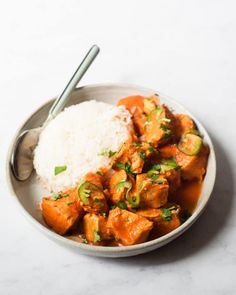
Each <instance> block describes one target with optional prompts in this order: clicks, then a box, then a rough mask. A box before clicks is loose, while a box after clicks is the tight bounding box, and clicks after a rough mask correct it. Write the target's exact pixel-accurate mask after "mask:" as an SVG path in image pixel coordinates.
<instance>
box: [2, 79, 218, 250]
mask: <svg viewBox="0 0 236 295" xmlns="http://www.w3.org/2000/svg"><path fill="white" fill-rule="evenodd" d="M103 87H119V88H134V90H135V89H136V91H137V90H139V91H144V92H150V93H158V94H160V96H161V97H164V98H165V99H167V100H170V101H171V102H173V103H174V104H175V105H177V106H179V107H180V108H183V109H184V111H185V112H186V113H187V114H189V115H191V117H192V118H193V119H194V121H195V122H196V124H197V126H199V127H201V129H202V130H203V131H204V133H205V134H206V135H207V137H208V139H207V143H208V145H209V148H210V153H211V157H212V167H211V169H212V171H211V179H210V180H211V181H210V182H209V186H210V188H209V189H208V196H207V197H206V199H205V201H204V202H202V203H201V204H200V205H199V207H197V208H196V210H195V211H194V212H193V214H192V215H191V217H190V218H189V219H188V220H187V221H185V222H184V223H183V224H181V225H180V226H179V227H178V228H176V229H175V230H173V231H171V232H170V233H168V234H166V235H164V236H162V237H159V238H156V239H154V240H150V241H147V242H144V243H141V244H136V245H129V246H119V247H114V246H97V245H89V244H84V243H80V242H78V241H74V240H71V239H68V238H67V237H65V236H61V235H59V234H57V233H56V232H54V231H52V230H51V229H49V228H47V227H46V226H44V225H43V224H41V223H40V222H39V221H37V220H36V219H35V218H34V217H33V216H32V215H31V214H30V213H29V212H28V211H27V210H26V209H25V208H24V206H23V205H22V204H21V202H20V200H19V198H18V197H17V195H16V193H15V191H14V188H13V184H12V182H11V167H10V158H11V154H12V149H13V146H14V143H15V140H16V137H17V135H18V134H19V132H20V130H21V129H22V128H24V126H25V124H26V123H27V121H28V120H29V119H30V118H31V116H32V115H33V114H35V113H37V112H38V111H39V110H40V109H41V108H42V107H43V106H45V105H47V104H48V103H50V102H52V101H53V100H54V99H55V98H56V97H54V98H51V99H48V100H47V101H44V102H43V103H42V104H41V105H40V106H39V107H37V108H36V109H35V110H34V111H33V112H32V113H31V114H30V115H29V116H28V117H27V118H26V119H24V121H23V122H22V123H21V124H20V127H19V128H17V130H16V132H15V133H14V135H13V137H12V140H11V142H10V145H9V148H8V152H7V157H6V163H5V164H6V166H5V173H6V180H7V186H8V190H9V191H10V194H11V195H12V196H13V197H14V198H13V199H14V201H15V204H17V206H18V207H19V209H21V210H20V211H21V213H22V214H23V215H24V216H25V217H26V219H28V220H29V222H30V223H31V224H32V225H33V226H34V227H36V228H37V229H38V230H40V231H41V232H42V233H44V234H45V235H46V236H49V237H50V238H53V239H54V240H57V241H58V242H61V243H62V244H64V245H66V246H69V245H71V246H73V247H77V248H80V249H81V250H84V251H85V252H87V253H90V254H95V252H100V253H104V254H105V253H111V254H112V253H114V252H116V253H123V252H126V253H127V252H133V251H135V250H140V249H142V248H153V249H154V248H155V245H158V244H162V245H164V244H166V243H168V242H170V241H171V240H173V239H175V238H177V237H178V236H179V235H181V234H182V233H183V232H185V231H186V230H187V229H188V228H189V227H190V226H191V225H192V224H193V223H194V222H195V221H196V220H197V219H198V218H199V217H200V215H201V214H202V213H203V211H204V209H205V208H206V206H207V203H208V202H209V200H210V198H211V196H212V191H213V188H214V184H215V179H216V156H215V150H214V146H213V143H212V140H211V138H210V136H209V134H208V132H207V130H206V129H205V127H204V126H203V125H202V123H201V122H200V121H199V120H198V119H196V118H195V116H194V115H192V113H191V112H189V111H188V110H187V109H186V108H185V107H184V106H183V105H182V104H180V103H179V102H177V101H176V100H175V99H173V98H172V97H169V96H168V95H166V94H164V93H162V92H160V91H156V90H153V89H151V88H147V87H142V86H139V85H136V84H129V83H95V84H88V85H85V86H81V87H78V88H76V89H75V90H74V91H75V92H77V91H81V90H83V89H85V90H86V89H90V88H103ZM95 255H96V254H95Z"/></svg>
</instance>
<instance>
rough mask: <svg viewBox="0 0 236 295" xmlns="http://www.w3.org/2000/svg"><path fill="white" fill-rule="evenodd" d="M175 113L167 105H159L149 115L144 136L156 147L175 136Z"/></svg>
mask: <svg viewBox="0 0 236 295" xmlns="http://www.w3.org/2000/svg"><path fill="white" fill-rule="evenodd" d="M174 120H175V117H174V115H173V114H172V113H171V111H170V110H169V109H168V108H167V107H166V106H165V105H159V106H157V108H156V109H154V110H153V111H152V112H151V113H150V114H149V115H148V117H147V121H146V123H145V127H144V137H145V140H146V141H147V142H151V143H152V144H153V146H154V147H157V146H159V145H161V144H163V143H166V142H168V141H169V140H170V139H171V138H172V136H173V126H174V125H173V121H174Z"/></svg>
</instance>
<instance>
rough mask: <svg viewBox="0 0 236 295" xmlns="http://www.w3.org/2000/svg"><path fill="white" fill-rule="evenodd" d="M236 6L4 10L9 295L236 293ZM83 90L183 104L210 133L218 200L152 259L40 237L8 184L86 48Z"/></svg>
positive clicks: (135, 4) (35, 5)
mask: <svg viewBox="0 0 236 295" xmlns="http://www.w3.org/2000/svg"><path fill="white" fill-rule="evenodd" d="M235 10H236V3H235V1H234V0H232V1H227V0H222V1H217V0H214V1H213V0H212V1H210V0H202V1H201V0H200V1H192V0H186V1H182V0H176V1H157V0H150V1H137V0H136V1H127V0H126V1H122V0H120V1H103V0H100V1H88V0H87V1H79V0H74V1H59V0H57V1H55V0H51V1H44V0H35V1H25V0H22V1H2V2H1V10H0V33H1V34H0V36H1V41H0V42H1V45H0V53H1V54H0V77H1V80H0V81H1V82H0V83H1V99H0V120H1V121H0V122H1V124H0V141H1V144H0V157H1V170H0V177H1V178H0V237H1V238H0V294H4V295H6V294H17V295H18V294H50V295H53V294H71V295H73V294H86V295H89V294H113V295H115V294H121V292H123V293H125V294H147V295H148V294H167V295H168V294H188V295H191V294H206V295H210V294H214V295H215V294H235V292H236V280H235V273H236V250H235V249H236V247H235V246H236V217H235V216H236V204H235V184H234V180H235V176H236V171H235V165H236V137H235V135H236V133H235V125H236V103H235V102H236V83H235V79H236V70H235V69H236V37H235V36H236V17H235ZM93 43H97V44H99V45H100V47H101V54H100V56H99V58H98V59H97V60H96V62H95V64H94V65H93V67H92V68H91V69H90V70H89V72H88V73H87V75H86V77H85V78H84V79H83V84H89V83H95V82H96V83H98V82H129V83H136V84H141V85H143V86H147V87H151V88H156V89H157V90H160V91H162V92H164V93H166V94H169V95H170V96H172V97H175V98H176V99H178V100H179V102H181V103H183V104H184V105H185V106H186V107H187V108H189V110H190V111H192V112H193V113H194V114H195V115H196V116H197V117H198V118H199V119H200V121H202V122H203V123H204V125H205V126H206V128H207V129H208V131H209V132H210V134H211V136H212V138H213V141H214V144H215V147H216V155H217V162H218V173H217V181H216V186H215V189H214V193H213V198H212V200H211V201H210V203H209V205H208V207H207V210H206V211H205V213H204V214H203V215H202V217H201V218H200V220H199V221H198V222H197V223H196V224H195V225H194V226H193V227H192V228H191V229H190V230H189V231H188V232H187V233H186V234H184V235H183V236H182V237H180V238H178V239H177V240H176V241H174V242H172V243H171V244H169V245H168V246H166V247H164V248H162V249H159V250H157V251H155V252H153V253H149V254H147V255H143V256H138V257H133V258H128V259H127V258H125V259H124V258H123V259H115V260H112V259H101V258H100V259H98V258H92V257H86V256H80V255H78V254H77V253H72V252H70V251H68V250H67V249H64V248H62V247H61V246H58V245H56V244H54V242H52V241H50V240H48V239H47V238H45V237H44V236H43V235H42V234H41V233H39V232H37V230H35V229H34V228H33V227H32V226H31V225H30V224H29V223H28V222H27V221H26V220H25V219H24V218H23V216H22V215H21V212H19V210H18V208H17V207H16V206H15V204H14V202H13V200H12V198H11V196H10V194H9V192H8V189H7V187H6V183H5V175H4V165H5V163H4V162H5V156H6V150H7V148H8V145H9V141H10V139H11V138H12V136H13V134H14V132H15V130H16V128H17V127H18V125H19V124H20V123H21V122H22V120H24V119H25V118H26V117H27V116H28V115H29V114H30V113H31V112H32V111H33V110H34V109H35V108H36V107H37V106H38V105H39V104H41V103H42V102H43V101H44V100H46V99H48V98H50V97H52V96H54V95H55V94H57V93H59V92H60V90H61V89H62V86H63V85H64V84H65V83H66V82H67V80H68V78H69V77H70V75H71V73H72V72H73V71H74V69H75V68H76V65H77V64H78V62H79V61H80V60H81V58H82V56H83V54H84V53H85V51H86V50H87V48H88V47H89V46H90V45H91V44H93Z"/></svg>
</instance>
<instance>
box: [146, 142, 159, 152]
mask: <svg viewBox="0 0 236 295" xmlns="http://www.w3.org/2000/svg"><path fill="white" fill-rule="evenodd" d="M148 144H149V147H148V150H149V152H150V153H154V152H155V153H158V150H157V149H155V148H154V147H153V146H152V144H151V143H150V142H149V143H148Z"/></svg>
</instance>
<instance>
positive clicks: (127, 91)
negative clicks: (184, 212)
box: [7, 84, 216, 256]
mask: <svg viewBox="0 0 236 295" xmlns="http://www.w3.org/2000/svg"><path fill="white" fill-rule="evenodd" d="M154 93H157V92H156V91H154V90H151V89H145V88H141V87H138V86H132V85H131V86H130V85H114V84H112V85H95V86H86V87H81V88H78V89H76V90H75V91H74V92H73V94H72V96H71V99H70V102H69V103H68V105H67V106H70V105H73V104H77V103H80V102H82V101H86V100H91V99H95V100H99V101H103V102H106V103H110V104H116V102H117V101H118V100H119V99H120V98H122V97H125V96H128V95H135V94H139V95H152V94H154ZM158 94H159V96H160V98H161V102H162V103H165V104H167V105H168V106H169V107H170V108H171V109H173V110H174V112H175V113H185V114H189V115H190V116H191V117H193V118H194V116H193V115H192V114H190V113H189V112H188V111H187V110H186V109H184V107H183V106H181V105H180V104H178V103H177V102H175V101H173V100H172V99H170V98H168V97H166V96H165V95H162V94H160V93H158ZM52 103H53V100H50V101H49V102H47V103H45V104H44V105H42V106H41V107H40V108H39V109H38V110H37V111H35V112H34V113H33V114H32V115H31V116H30V117H29V118H28V119H27V120H26V122H25V123H24V124H23V126H22V127H21V128H20V129H19V130H18V132H17V134H16V136H15V138H14V139H13V144H14V141H15V139H16V138H17V137H18V135H19V134H20V133H21V132H22V131H24V130H26V129H29V128H33V127H38V126H40V125H41V124H42V123H43V122H44V120H45V119H46V117H47V114H48V111H49V109H50V107H51V105H52ZM194 120H195V122H196V124H197V126H198V128H199V130H200V132H201V134H202V135H203V137H204V141H205V142H206V143H207V144H208V145H209V147H210V156H209V160H208V167H207V173H206V176H205V179H204V183H203V188H202V193H201V196H200V198H199V201H198V204H197V207H196V209H195V212H194V214H193V215H192V217H191V218H190V219H191V220H189V221H187V222H186V223H185V224H183V225H182V226H181V227H180V228H178V229H177V230H175V231H173V232H171V233H170V234H168V235H166V236H164V237H161V238H159V239H156V240H153V241H150V242H147V243H143V244H140V245H135V246H129V247H101V246H100V247H98V246H88V245H84V244H80V243H77V242H74V241H71V240H69V239H67V238H64V237H60V236H59V235H57V234H55V233H53V232H52V231H51V230H50V229H48V228H47V225H46V224H45V222H44V220H43V218H42V214H41V211H40V201H41V198H42V196H43V195H47V191H44V190H43V189H42V187H41V186H40V185H39V184H38V181H37V179H36V176H35V175H33V176H32V177H31V178H30V179H29V180H28V181H25V182H19V181H17V180H16V179H15V178H14V176H13V174H12V172H11V169H10V166H9V158H10V155H11V152H12V147H10V149H9V158H8V160H7V161H8V162H7V176H8V183H9V186H10V189H11V191H12V192H13V194H14V195H15V197H16V199H17V201H18V203H19V204H20V207H21V209H23V210H22V211H24V213H26V216H27V217H29V219H30V221H33V223H34V224H35V225H36V226H38V228H39V229H41V230H43V232H44V233H46V234H47V235H49V236H50V237H51V238H56V239H57V240H58V241H59V242H63V243H67V245H70V246H75V247H77V248H80V250H81V251H82V252H84V253H87V254H92V255H97V256H130V255H136V254H140V253H143V252H147V251H150V250H152V249H155V248H158V247H160V246H162V245H164V244H166V243H167V242H169V241H170V240H172V239H173V238H175V237H177V236H178V235H179V234H181V233H182V232H183V231H184V230H186V229H187V227H189V226H190V225H191V223H193V221H194V220H196V218H197V217H198V215H199V214H200V213H201V211H202V210H203V209H204V207H205V205H206V203H207V201H208V199H209V197H210V194H211V191H212V189H213V185H214V181H215V170H216V165H215V154H214V149H213V146H212V142H211V140H210V138H209V135H208V134H207V132H206V130H205V128H204V127H203V126H202V124H200V122H198V120H196V118H194Z"/></svg>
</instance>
